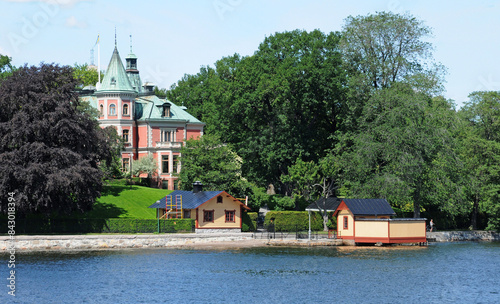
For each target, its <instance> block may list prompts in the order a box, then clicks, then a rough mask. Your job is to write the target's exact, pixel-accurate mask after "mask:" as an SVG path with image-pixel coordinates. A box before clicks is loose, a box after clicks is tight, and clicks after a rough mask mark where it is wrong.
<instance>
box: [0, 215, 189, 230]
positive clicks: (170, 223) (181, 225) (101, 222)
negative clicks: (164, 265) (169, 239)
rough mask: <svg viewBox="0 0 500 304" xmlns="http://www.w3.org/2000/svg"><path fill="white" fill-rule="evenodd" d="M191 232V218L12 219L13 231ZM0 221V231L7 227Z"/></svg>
mask: <svg viewBox="0 0 500 304" xmlns="http://www.w3.org/2000/svg"><path fill="white" fill-rule="evenodd" d="M158 224H159V231H160V233H175V232H192V231H194V219H169V220H160V221H159V222H158V220H156V219H127V218H110V219H16V227H15V231H16V233H17V234H31V233H42V234H45V233H48V234H52V233H155V232H158ZM1 226H4V225H2V224H0V229H1V230H0V231H7V228H6V227H5V229H3V228H4V227H1Z"/></svg>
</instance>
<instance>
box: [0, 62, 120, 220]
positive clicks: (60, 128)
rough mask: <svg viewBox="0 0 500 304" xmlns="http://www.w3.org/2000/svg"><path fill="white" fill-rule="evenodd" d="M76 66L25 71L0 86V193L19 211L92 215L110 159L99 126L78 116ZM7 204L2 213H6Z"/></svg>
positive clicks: (18, 72) (79, 112) (81, 113)
mask: <svg viewBox="0 0 500 304" xmlns="http://www.w3.org/2000/svg"><path fill="white" fill-rule="evenodd" d="M75 85H76V81H75V79H74V78H73V70H72V68H71V67H67V66H64V67H61V66H58V65H48V64H41V65H40V66H39V67H35V66H32V67H28V66H24V67H22V68H20V69H19V70H17V71H15V72H14V73H13V74H12V76H11V77H8V78H7V79H5V80H4V81H3V82H2V83H1V84H0V108H1V109H2V111H0V171H1V172H2V175H1V177H0V194H1V195H3V196H6V195H7V193H9V192H13V193H15V199H16V202H17V205H16V212H17V213H18V214H19V215H22V214H28V213H43V214H52V213H65V214H69V213H71V212H73V211H80V212H84V211H88V210H90V209H91V208H92V205H93V203H94V202H95V200H96V198H97V197H99V196H100V190H101V186H102V180H101V179H102V172H101V171H100V170H99V166H98V164H99V162H101V161H104V160H106V161H107V160H109V159H111V151H110V148H109V145H108V144H107V143H106V141H105V137H104V135H103V132H102V130H101V128H99V126H98V122H97V121H96V120H94V119H92V118H91V117H89V115H88V114H86V113H84V112H81V111H78V109H77V108H78V106H79V100H78V97H77V95H76V94H75V93H74V88H75ZM6 207H7V205H6V201H4V200H3V201H2V204H1V205H0V208H1V209H0V211H1V212H3V213H5V212H7V208H6Z"/></svg>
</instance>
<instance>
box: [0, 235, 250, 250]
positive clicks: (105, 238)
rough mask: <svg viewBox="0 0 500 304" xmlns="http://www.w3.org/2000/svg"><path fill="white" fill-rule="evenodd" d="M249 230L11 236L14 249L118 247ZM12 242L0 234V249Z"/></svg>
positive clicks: (201, 240)
mask: <svg viewBox="0 0 500 304" xmlns="http://www.w3.org/2000/svg"><path fill="white" fill-rule="evenodd" d="M252 239H253V234H252V233H231V234H228V233H226V234H210V235H199V234H194V233H193V234H161V235H154V234H137V235H135V234H130V235H21V236H16V237H15V242H14V244H15V249H16V251H42V250H94V249H112V248H116V249H120V248H155V247H180V246H189V245H198V244H210V243H219V242H233V241H243V240H252ZM11 244H12V242H11V240H10V238H9V237H8V236H0V252H6V251H7V250H8V249H9V248H10V246H11Z"/></svg>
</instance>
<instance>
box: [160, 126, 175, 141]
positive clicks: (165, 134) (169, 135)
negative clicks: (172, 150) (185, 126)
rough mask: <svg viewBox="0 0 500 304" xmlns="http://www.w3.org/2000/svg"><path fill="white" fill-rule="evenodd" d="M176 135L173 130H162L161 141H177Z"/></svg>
mask: <svg viewBox="0 0 500 304" xmlns="http://www.w3.org/2000/svg"><path fill="white" fill-rule="evenodd" d="M174 135H175V130H172V129H166V130H161V141H162V142H172V141H175V138H174Z"/></svg>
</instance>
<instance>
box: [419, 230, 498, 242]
mask: <svg viewBox="0 0 500 304" xmlns="http://www.w3.org/2000/svg"><path fill="white" fill-rule="evenodd" d="M427 240H428V241H430V242H457V241H500V233H498V232H492V231H437V232H427Z"/></svg>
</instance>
